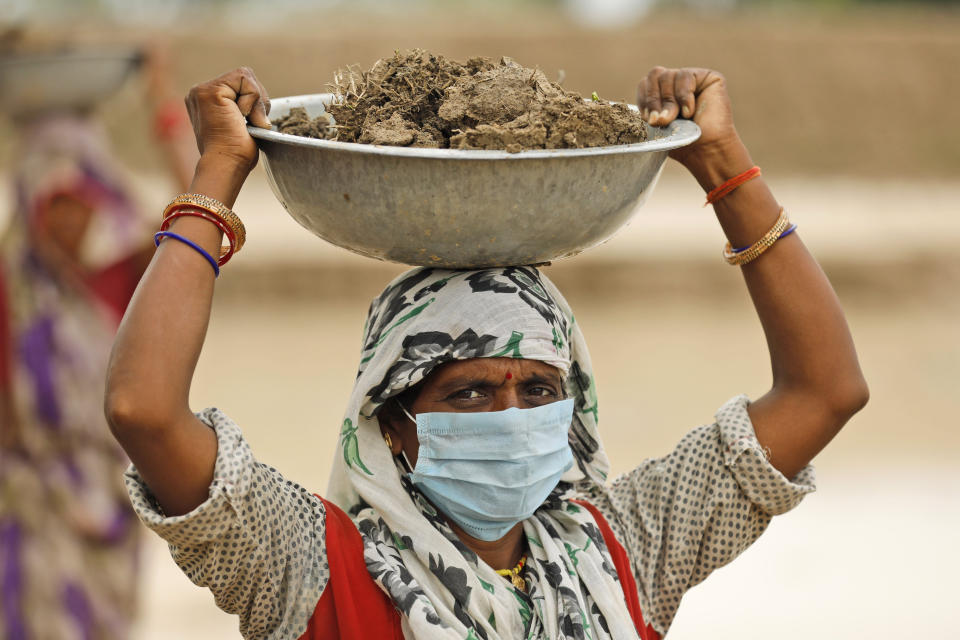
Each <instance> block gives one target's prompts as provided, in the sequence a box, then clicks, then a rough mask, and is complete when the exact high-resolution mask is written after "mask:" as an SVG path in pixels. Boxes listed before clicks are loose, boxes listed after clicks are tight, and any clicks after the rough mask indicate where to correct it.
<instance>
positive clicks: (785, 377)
mask: <svg viewBox="0 0 960 640" xmlns="http://www.w3.org/2000/svg"><path fill="white" fill-rule="evenodd" d="M637 104H638V105H639V106H640V108H641V110H642V111H643V113H644V115H645V117H646V118H647V119H648V121H649V122H650V123H651V124H654V125H661V126H662V125H666V124H668V123H670V122H672V121H673V120H674V119H675V118H677V117H678V116H679V115H682V116H683V117H687V118H689V117H692V118H693V120H694V121H695V122H696V123H697V124H698V125H700V128H701V130H702V131H703V134H702V136H701V138H700V139H699V140H698V141H697V142H696V143H694V144H693V145H690V146H689V147H684V148H682V149H679V150H677V151H674V152H673V153H672V154H671V156H672V157H673V158H674V159H676V160H677V161H679V162H680V163H681V164H683V165H684V166H685V167H686V168H687V169H689V170H690V172H691V173H692V174H693V175H694V177H695V178H696V179H697V181H698V182H699V183H700V185H701V186H702V187H703V188H704V190H706V191H709V190H711V189H714V188H716V187H718V186H719V185H721V184H723V183H724V181H726V180H729V179H730V178H733V177H734V176H737V175H739V174H741V173H743V172H745V171H747V170H748V169H750V168H751V167H752V166H753V161H752V160H751V158H750V154H749V153H748V152H747V149H746V147H744V145H743V143H742V142H741V140H740V137H739V135H738V134H737V131H736V129H735V128H734V124H733V116H732V110H731V107H730V100H729V98H728V96H727V91H726V87H725V84H724V79H723V76H721V75H720V74H719V73H717V72H715V71H709V70H706V69H664V68H663V67H657V68H655V69H653V70H652V71H651V72H650V73H649V75H648V76H647V77H646V78H644V80H643V81H642V82H641V84H640V87H639V91H638V98H637ZM714 210H715V212H716V215H717V219H718V220H719V221H720V226H721V227H722V228H723V231H724V233H725V234H726V236H727V239H728V240H729V241H730V244H731V245H732V246H733V247H741V246H750V245H751V244H753V243H755V242H756V241H757V240H759V239H760V238H762V237H763V236H764V235H765V234H766V233H767V232H768V231H770V230H771V228H772V227H773V226H774V223H775V222H776V221H777V219H778V217H779V215H780V205H779V204H778V203H777V201H776V199H775V198H774V197H773V194H772V193H771V192H770V189H769V188H768V187H767V185H766V183H765V182H764V180H763V179H762V178H755V179H753V180H750V181H749V182H747V183H745V184H743V185H742V186H740V187H739V188H737V189H736V190H734V191H733V192H732V193H730V194H729V195H727V196H725V197H723V198H722V199H720V200H718V201H717V202H716V203H715V204H714ZM741 269H742V272H743V277H744V279H745V281H746V283H747V288H748V290H749V291H750V295H751V297H752V299H753V303H754V306H755V307H756V310H757V314H758V315H759V317H760V322H761V324H762V326H763V330H764V333H765V334H766V338H767V345H768V348H769V350H770V359H771V363H772V368H773V386H772V388H771V389H770V391H769V392H768V393H767V394H765V395H764V396H763V397H761V398H760V399H758V400H756V401H755V402H753V403H752V404H751V405H750V407H749V413H750V418H751V421H752V422H753V426H754V430H755V431H756V434H757V439H758V440H759V441H760V444H761V445H763V446H764V447H765V448H766V449H767V450H768V452H769V460H770V462H771V463H772V464H773V466H774V467H776V468H777V469H778V470H779V471H780V472H781V473H783V474H784V475H785V476H786V477H787V478H792V477H793V476H794V475H796V473H798V472H799V471H800V470H801V469H803V467H804V466H806V465H807V463H809V462H810V461H811V460H812V459H813V457H814V456H815V455H816V454H817V453H818V452H819V451H820V450H821V449H823V447H825V446H826V445H827V443H828V442H830V440H831V439H832V438H833V437H834V436H835V435H836V434H837V432H838V431H839V430H840V429H841V427H843V425H844V424H845V423H846V422H847V421H848V420H849V419H850V418H851V417H852V416H853V415H854V414H855V413H856V412H857V411H859V410H860V409H861V408H863V406H864V405H865V404H866V402H867V399H868V397H869V393H868V391H867V384H866V382H865V380H864V378H863V374H862V373H861V371H860V365H859V363H858V361H857V353H856V350H855V349H854V346H853V339H852V338H851V336H850V331H849V329H848V328H847V323H846V319H845V318H844V315H843V310H842V309H841V308H840V303H839V301H838V300H837V297H836V294H834V292H833V288H832V287H831V286H830V282H829V281H828V280H827V277H826V275H824V273H823V271H822V270H821V269H820V267H819V265H818V264H817V263H816V261H815V260H814V259H813V257H812V256H811V255H810V254H809V253H808V252H807V250H806V248H805V247H804V245H803V242H802V241H801V240H800V237H799V235H798V234H797V233H793V234H791V235H789V236H787V237H784V238H783V239H782V240H779V241H778V242H776V244H774V245H773V247H772V248H770V249H769V250H768V251H766V252H765V253H764V254H763V255H761V256H760V257H759V258H757V259H756V260H754V261H752V262H749V263H748V264H745V265H744V266H743V267H741Z"/></svg>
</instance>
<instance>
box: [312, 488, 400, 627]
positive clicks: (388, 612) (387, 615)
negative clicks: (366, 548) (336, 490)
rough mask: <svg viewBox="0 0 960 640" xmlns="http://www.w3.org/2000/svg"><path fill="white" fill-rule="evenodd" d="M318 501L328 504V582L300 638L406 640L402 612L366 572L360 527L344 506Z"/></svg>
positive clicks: (325, 505) (324, 504)
mask: <svg viewBox="0 0 960 640" xmlns="http://www.w3.org/2000/svg"><path fill="white" fill-rule="evenodd" d="M318 497H319V496H318ZM320 500H321V502H323V506H324V507H326V509H327V522H326V528H327V563H328V564H329V566H330V582H328V583H327V587H326V588H325V589H324V590H323V595H322V596H320V601H319V602H317V607H316V609H314V611H313V615H312V616H311V617H310V622H309V623H308V624H307V630H306V631H305V632H304V634H303V635H302V636H300V638H301V640H335V639H337V638H339V639H340V640H368V639H371V638H376V639H377V640H380V639H381V638H382V639H384V640H389V639H390V638H393V639H394V640H403V630H402V629H401V627H400V612H399V611H397V610H396V608H394V606H393V601H392V600H390V596H388V595H387V594H386V593H384V592H383V590H381V589H380V587H379V586H378V585H377V583H376V582H374V581H373V578H371V577H370V574H369V573H368V572H367V563H366V562H364V560H363V540H362V539H361V538H360V532H359V531H357V526H356V525H355V524H353V520H351V519H350V517H349V516H348V515H347V514H346V513H344V512H343V509H341V508H340V507H338V506H337V505H335V504H333V503H332V502H329V501H328V500H324V499H323V498H320Z"/></svg>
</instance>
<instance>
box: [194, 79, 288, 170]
mask: <svg viewBox="0 0 960 640" xmlns="http://www.w3.org/2000/svg"><path fill="white" fill-rule="evenodd" d="M186 104H187V112H188V113H189V114H190V122H191V123H192V124H193V131H194V134H195V135H196V137H197V148H198V149H199V150H200V155H201V162H206V161H210V162H213V164H216V165H220V164H221V163H225V164H226V165H228V166H230V167H231V168H234V169H240V170H245V171H246V172H248V173H249V171H250V170H251V169H253V167H254V166H256V164H257V157H258V152H257V145H256V143H255V142H254V140H253V138H252V137H251V136H250V134H249V133H248V132H247V126H246V125H247V122H248V121H249V122H250V124H252V125H253V126H255V127H263V128H269V127H270V120H269V119H268V118H267V114H268V113H269V112H270V98H269V97H267V92H266V90H265V89H264V88H263V86H262V85H261V84H260V82H259V81H258V80H257V77H256V76H255V75H254V74H253V70H251V69H249V68H247V67H240V68H239V69H234V70H233V71H230V72H229V73H225V74H223V75H222V76H220V77H219V78H215V79H213V80H210V81H209V82H204V83H202V84H198V85H195V86H194V87H193V88H192V89H190V93H189V94H188V95H187V98H186Z"/></svg>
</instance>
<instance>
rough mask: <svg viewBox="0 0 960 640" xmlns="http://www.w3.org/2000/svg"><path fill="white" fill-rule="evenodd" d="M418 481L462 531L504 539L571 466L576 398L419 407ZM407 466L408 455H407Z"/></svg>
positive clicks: (415, 472)
mask: <svg viewBox="0 0 960 640" xmlns="http://www.w3.org/2000/svg"><path fill="white" fill-rule="evenodd" d="M403 411H404V413H406V414H407V417H409V418H410V419H411V420H414V421H415V422H416V423H417V438H418V439H419V441H420V453H419V455H418V457H417V465H416V467H415V468H414V469H413V472H412V473H411V474H410V479H411V480H412V481H413V483H414V484H415V485H416V486H417V487H418V488H419V489H420V490H421V491H422V492H423V493H424V495H426V496H427V498H429V499H430V501H431V502H432V503H433V504H434V505H436V506H437V508H439V509H440V510H441V511H443V512H444V513H445V514H446V515H447V516H448V517H449V518H450V519H451V520H453V521H454V522H456V523H457V524H458V525H459V526H460V527H461V528H463V530H464V531H466V532H467V533H468V534H470V535H471V536H473V537H474V538H477V539H479V540H499V539H500V538H502V537H503V536H504V535H506V533H507V531H509V530H510V529H511V528H512V527H513V526H514V525H515V524H517V523H518V522H520V521H521V520H524V519H526V518H529V517H530V516H532V515H533V512H534V511H536V510H537V508H538V507H540V505H541V504H543V501H544V500H546V499H547V496H549V495H550V492H551V491H553V489H554V487H556V486H557V483H558V482H559V481H560V477H561V476H563V474H564V472H565V471H566V470H567V469H569V468H570V467H572V466H573V453H572V452H571V451H570V445H569V443H568V441H567V433H568V431H569V430H570V422H571V420H572V419H573V400H572V399H568V400H560V401H558V402H552V403H550V404H546V405H543V406H540V407H536V408H534V409H517V408H511V409H507V410H506V411H484V412H476V413H420V414H417V417H416V418H414V417H413V416H411V415H410V414H409V413H408V412H407V410H406V409H403ZM407 464H408V466H409V461H408V462H407Z"/></svg>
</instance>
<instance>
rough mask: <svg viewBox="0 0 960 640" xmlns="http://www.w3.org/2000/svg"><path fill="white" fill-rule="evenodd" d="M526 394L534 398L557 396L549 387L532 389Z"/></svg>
mask: <svg viewBox="0 0 960 640" xmlns="http://www.w3.org/2000/svg"><path fill="white" fill-rule="evenodd" d="M527 393H529V394H530V395H534V396H540V397H542V398H551V397H553V396H555V395H557V392H556V391H554V390H553V389H551V388H550V387H533V388H532V389H530V390H529V391H528V392H527Z"/></svg>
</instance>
